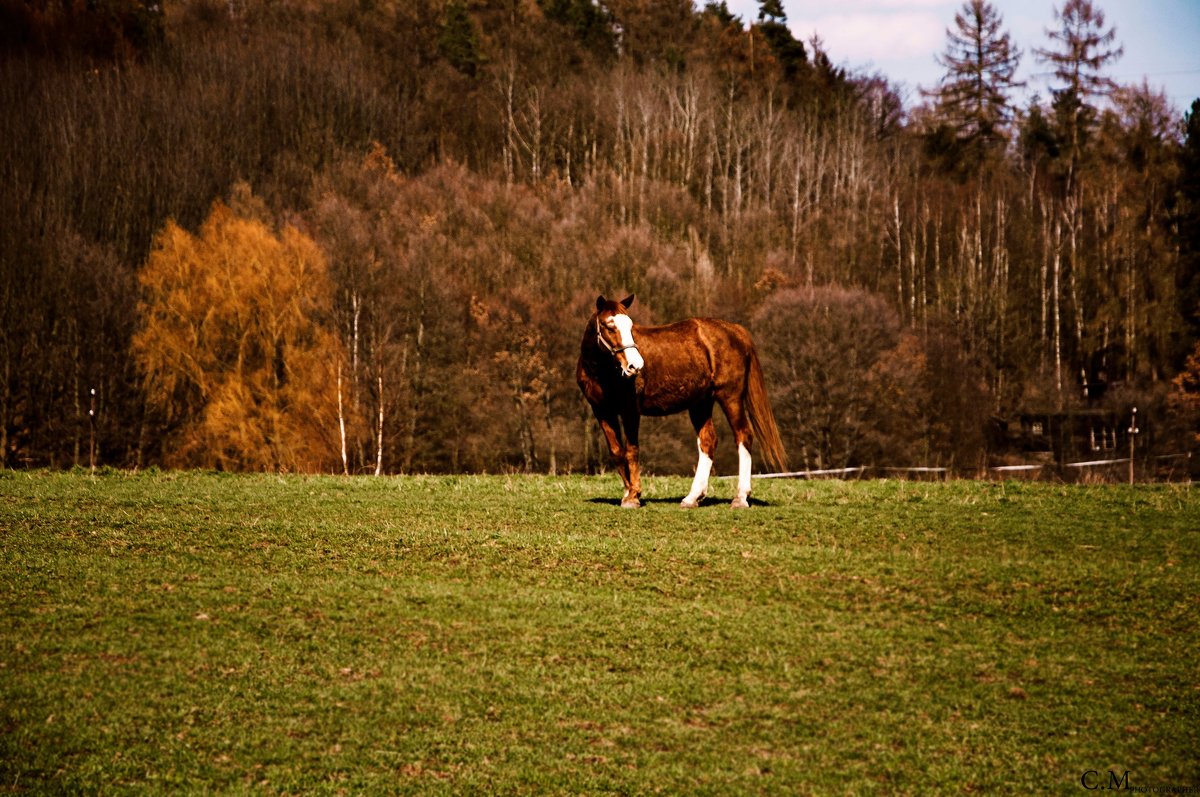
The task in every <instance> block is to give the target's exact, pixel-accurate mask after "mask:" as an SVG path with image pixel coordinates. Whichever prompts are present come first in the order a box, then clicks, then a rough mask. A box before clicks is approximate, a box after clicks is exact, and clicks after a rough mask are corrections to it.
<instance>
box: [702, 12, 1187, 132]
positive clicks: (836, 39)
mask: <svg viewBox="0 0 1200 797" xmlns="http://www.w3.org/2000/svg"><path fill="white" fill-rule="evenodd" d="M1094 3H1095V5H1096V7H1097V8H1099V9H1100V10H1101V11H1102V12H1103V13H1104V21H1105V26H1106V27H1114V26H1115V27H1116V29H1117V42H1118V43H1120V44H1122V45H1124V47H1125V54H1124V56H1123V57H1122V58H1121V59H1120V60H1119V61H1117V62H1116V63H1114V64H1112V65H1110V66H1109V67H1108V69H1107V74H1108V76H1109V77H1111V78H1112V79H1113V80H1115V81H1117V82H1118V83H1122V84H1141V82H1142V80H1143V78H1144V79H1145V80H1146V81H1148V82H1149V84H1150V86H1151V87H1152V88H1155V89H1157V90H1159V91H1162V92H1164V93H1166V95H1167V97H1168V98H1169V99H1170V100H1171V102H1172V103H1174V105H1175V107H1176V109H1177V110H1179V112H1180V113H1182V112H1183V111H1185V110H1187V109H1188V108H1190V107H1191V104H1192V101H1193V100H1195V99H1196V98H1198V97H1200V0H1094ZM728 5H729V10H730V11H732V12H733V13H734V14H736V15H738V16H740V17H741V18H742V20H743V21H744V22H752V21H755V20H757V19H758V8H759V2H758V0H728ZM992 5H993V6H994V7H995V8H996V9H997V10H998V11H999V12H1000V15H1001V16H1002V17H1003V20H1004V22H1003V26H1004V29H1005V30H1007V31H1008V32H1009V35H1010V38H1011V39H1012V41H1013V43H1014V44H1015V45H1016V46H1017V47H1019V48H1020V50H1021V53H1022V56H1021V66H1020V69H1019V71H1018V78H1019V79H1021V80H1024V81H1026V83H1027V86H1026V87H1025V88H1024V89H1023V91H1024V92H1025V95H1024V97H1022V98H1020V99H1019V104H1024V101H1025V100H1026V99H1028V97H1029V96H1031V95H1032V94H1034V93H1036V94H1039V95H1040V96H1041V97H1043V98H1047V97H1049V95H1050V81H1051V80H1052V78H1051V77H1050V76H1049V75H1047V74H1046V73H1047V72H1048V71H1049V68H1048V67H1047V65H1045V64H1043V63H1040V62H1038V61H1037V59H1036V58H1035V57H1034V55H1033V50H1034V48H1039V47H1043V48H1044V47H1046V46H1047V45H1048V43H1049V40H1048V38H1047V36H1046V29H1047V28H1050V27H1053V26H1054V9H1055V8H1056V7H1061V5H1062V2H1061V0H1058V1H1057V2H1056V0H992ZM697 6H703V2H697ZM962 6H963V1H962V0H949V1H947V0H835V2H829V0H784V2H783V7H784V11H786V12H787V24H788V27H789V28H791V30H792V35H794V36H795V37H796V38H797V39H800V40H801V41H804V42H805V43H807V42H808V40H809V39H810V38H812V35H813V33H816V34H817V35H818V36H820V37H821V40H822V41H823V43H824V47H825V51H826V53H828V55H829V57H830V59H831V60H832V61H833V62H834V63H835V64H837V65H839V66H845V67H849V68H850V69H851V70H853V71H865V72H882V73H883V74H884V75H885V76H886V77H887V78H888V79H889V81H891V83H892V84H893V85H896V86H898V87H899V88H900V89H901V94H902V96H903V97H904V99H905V103H906V104H907V105H915V104H917V103H918V102H920V101H921V96H920V94H919V93H918V91H917V89H918V87H923V88H932V87H933V86H934V85H936V84H937V81H938V79H939V78H940V77H941V76H942V73H943V69H942V67H940V66H939V65H938V64H937V62H936V61H934V56H935V55H939V54H941V53H943V52H944V51H945V49H946V29H947V28H948V27H952V26H953V25H954V15H955V13H956V12H957V11H958V10H959V9H961V8H962Z"/></svg>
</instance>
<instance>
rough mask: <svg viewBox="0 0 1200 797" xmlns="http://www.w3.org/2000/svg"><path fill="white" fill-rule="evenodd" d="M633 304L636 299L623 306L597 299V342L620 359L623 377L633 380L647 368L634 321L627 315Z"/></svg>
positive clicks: (630, 297) (619, 364)
mask: <svg viewBox="0 0 1200 797" xmlns="http://www.w3.org/2000/svg"><path fill="white" fill-rule="evenodd" d="M632 304H633V296H632V295H630V296H627V297H625V298H624V299H622V300H621V301H619V302H613V301H609V300H608V299H605V298H604V296H598V297H596V341H597V343H599V344H600V348H602V349H605V350H607V351H608V352H609V353H610V354H612V355H613V357H615V358H616V361H617V367H618V368H619V369H621V375H622V376H625V377H629V378H632V377H634V376H637V372H638V371H640V370H642V368H644V367H645V366H646V361H645V360H643V359H642V353H641V352H640V351H638V347H637V341H635V340H634V339H633V319H632V318H630V317H629V313H628V312H627V311H628V309H629V307H630V305H632Z"/></svg>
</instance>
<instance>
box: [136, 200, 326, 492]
mask: <svg viewBox="0 0 1200 797" xmlns="http://www.w3.org/2000/svg"><path fill="white" fill-rule="evenodd" d="M253 201H254V200H253V199H250V200H249V201H248V203H246V202H244V203H242V204H252V203H253ZM261 215H264V214H261V213H258V214H256V213H254V212H253V210H251V211H250V212H247V213H239V212H236V211H235V210H233V209H231V208H230V207H228V206H227V205H225V204H224V203H222V202H216V203H214V205H213V208H212V211H211V213H210V214H209V217H208V219H207V220H206V221H205V222H204V224H203V226H202V227H201V228H200V230H199V233H198V234H196V235H193V234H191V233H189V232H188V231H187V230H184V229H183V228H181V227H179V226H178V225H177V224H175V223H174V222H168V223H167V225H166V226H165V227H164V228H163V229H162V230H161V231H160V232H159V233H158V234H157V235H156V236H155V239H154V244H153V248H152V250H151V253H150V257H149V260H148V261H147V263H146V265H145V266H144V267H143V268H142V270H141V273H140V274H139V282H140V284H141V288H142V300H141V303H140V305H139V311H140V316H141V326H140V329H139V331H138V332H137V334H136V336H135V338H134V341H133V352H134V356H135V357H136V358H137V361H138V364H139V365H140V367H141V369H142V371H143V373H144V374H145V380H146V396H147V401H148V403H149V405H150V406H151V407H152V408H153V409H155V410H157V411H158V412H160V413H161V414H162V415H163V416H164V419H165V421H166V423H167V425H168V429H169V432H168V437H167V439H166V441H165V442H164V452H163V453H164V461H165V462H167V463H168V464H171V465H180V466H192V467H196V466H198V467H213V468H221V469H224V470H291V471H316V470H322V469H329V468H332V467H334V466H335V464H336V462H337V458H338V443H337V393H336V389H335V387H334V385H335V374H334V372H335V370H336V364H337V362H338V357H339V356H341V353H340V349H339V345H338V342H337V338H336V336H335V335H334V334H333V333H332V332H331V331H330V328H329V316H330V301H331V295H332V291H331V289H330V285H329V279H328V276H327V273H326V263H325V258H324V256H323V255H322V253H321V250H320V249H319V248H318V247H317V245H316V244H315V243H313V242H312V240H310V239H309V238H308V237H307V236H305V235H304V234H303V233H301V232H300V231H299V230H297V229H295V228H293V227H290V226H288V227H284V228H283V229H282V230H280V231H278V232H276V231H275V230H274V229H272V227H271V225H270V224H268V223H267V222H265V221H263V220H262V219H261V218H258V217H256V216H261Z"/></svg>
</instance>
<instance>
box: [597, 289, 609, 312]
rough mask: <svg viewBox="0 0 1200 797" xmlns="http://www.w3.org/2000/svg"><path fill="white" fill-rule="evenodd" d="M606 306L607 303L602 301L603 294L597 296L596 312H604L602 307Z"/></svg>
mask: <svg viewBox="0 0 1200 797" xmlns="http://www.w3.org/2000/svg"><path fill="white" fill-rule="evenodd" d="M606 304H608V302H606V301H604V294H603V293H602V294H600V295H599V296H597V297H596V312H597V313H599V312H601V311H602V310H604V305H606Z"/></svg>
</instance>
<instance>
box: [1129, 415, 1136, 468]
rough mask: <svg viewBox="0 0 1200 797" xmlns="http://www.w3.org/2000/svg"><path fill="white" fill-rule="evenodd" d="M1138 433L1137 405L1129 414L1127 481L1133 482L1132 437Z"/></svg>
mask: <svg viewBox="0 0 1200 797" xmlns="http://www.w3.org/2000/svg"><path fill="white" fill-rule="evenodd" d="M1137 433H1138V426H1137V407H1134V408H1133V412H1132V413H1130V416H1129V483H1130V484H1133V438H1134V435H1136V434H1137Z"/></svg>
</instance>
